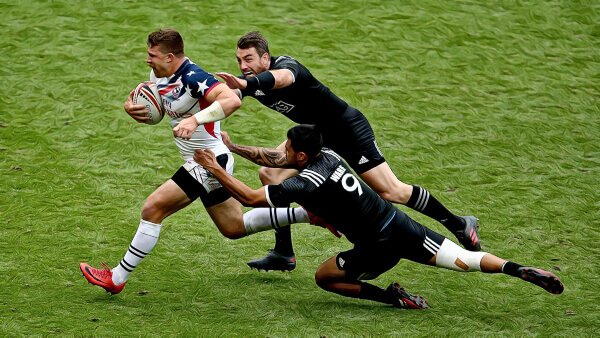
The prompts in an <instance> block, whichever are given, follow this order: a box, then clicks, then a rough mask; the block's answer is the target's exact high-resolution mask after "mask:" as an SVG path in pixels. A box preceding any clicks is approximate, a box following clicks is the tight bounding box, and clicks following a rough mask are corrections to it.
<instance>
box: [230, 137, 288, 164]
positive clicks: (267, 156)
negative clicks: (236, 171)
mask: <svg viewBox="0 0 600 338" xmlns="http://www.w3.org/2000/svg"><path fill="white" fill-rule="evenodd" d="M221 137H222V138H223V143H225V145H226V146H227V148H229V150H231V152H233V153H235V154H238V155H240V156H242V157H243V158H245V159H247V160H249V161H252V162H254V163H256V164H258V165H260V166H263V167H269V168H288V165H287V157H286V154H285V151H284V150H279V149H272V148H263V147H252V146H244V145H239V144H234V143H233V142H231V139H230V138H229V135H228V134H227V132H224V131H222V132H221Z"/></svg>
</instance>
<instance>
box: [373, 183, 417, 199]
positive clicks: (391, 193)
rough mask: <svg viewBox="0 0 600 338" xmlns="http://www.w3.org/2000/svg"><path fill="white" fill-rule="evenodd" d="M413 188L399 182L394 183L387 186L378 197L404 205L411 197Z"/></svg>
mask: <svg viewBox="0 0 600 338" xmlns="http://www.w3.org/2000/svg"><path fill="white" fill-rule="evenodd" d="M412 190H413V187H412V185H408V184H406V183H403V182H401V181H399V180H396V181H395V182H394V183H392V184H389V185H387V186H386V187H385V188H384V190H383V191H380V192H379V195H380V196H381V197H382V198H383V199H385V200H387V201H390V202H393V203H400V204H406V203H408V200H409V199H410V196H411V195H412Z"/></svg>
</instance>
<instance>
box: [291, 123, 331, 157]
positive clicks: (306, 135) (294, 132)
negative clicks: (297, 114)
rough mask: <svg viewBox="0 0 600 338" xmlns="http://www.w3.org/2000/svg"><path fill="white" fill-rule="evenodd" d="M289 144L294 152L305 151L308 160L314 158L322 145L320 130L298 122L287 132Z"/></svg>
mask: <svg viewBox="0 0 600 338" xmlns="http://www.w3.org/2000/svg"><path fill="white" fill-rule="evenodd" d="M287 137H288V139H290V145H291V146H292V148H293V149H294V151H295V152H303V153H305V154H306V155H307V156H308V158H309V160H310V159H313V158H315V157H316V156H317V155H319V153H320V152H321V148H322V147H323V137H322V136H321V132H320V131H319V130H318V129H317V128H316V127H315V126H313V125H310V124H299V125H297V126H295V127H292V128H291V129H290V130H288V132H287Z"/></svg>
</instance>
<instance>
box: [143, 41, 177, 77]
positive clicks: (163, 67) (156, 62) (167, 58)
mask: <svg viewBox="0 0 600 338" xmlns="http://www.w3.org/2000/svg"><path fill="white" fill-rule="evenodd" d="M171 61H172V54H165V53H163V52H161V51H160V48H159V46H152V47H148V58H147V59H146V63H147V64H148V66H150V68H152V70H154V75H156V77H168V76H171V75H173V74H171V70H170V63H171Z"/></svg>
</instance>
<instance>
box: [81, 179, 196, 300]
mask: <svg viewBox="0 0 600 338" xmlns="http://www.w3.org/2000/svg"><path fill="white" fill-rule="evenodd" d="M190 203H191V201H190V199H189V198H188V197H187V195H186V194H185V192H183V190H181V188H180V187H179V186H178V185H177V184H176V183H175V182H174V181H173V180H168V181H166V182H165V183H163V184H162V185H161V186H160V187H158V188H157V189H156V190H155V191H154V192H153V193H152V194H150V196H148V198H147V199H146V201H145V203H144V206H143V207H142V219H141V220H140V224H139V226H138V229H137V232H136V233H135V235H134V237H133V240H132V241H131V244H130V245H129V248H128V249H127V251H126V252H125V255H124V257H123V259H121V261H120V263H119V265H117V266H116V267H114V268H113V269H110V268H109V267H108V266H107V265H106V264H103V266H104V267H103V268H102V269H98V268H94V267H92V266H90V265H88V264H87V263H81V264H80V265H79V268H80V269H81V271H82V273H83V275H84V277H85V278H86V279H87V280H88V281H89V282H90V283H92V284H94V285H97V286H100V287H102V288H104V289H105V290H106V291H107V292H110V293H112V294H116V293H119V292H121V291H122V290H123V288H124V287H125V283H126V282H127V279H128V278H129V275H130V274H131V273H132V272H133V270H134V269H135V268H136V267H137V266H138V265H139V264H140V263H141V262H142V260H143V259H144V258H145V257H146V256H147V255H148V254H150V252H151V251H152V249H153V248H154V246H155V245H156V243H157V242H158V237H159V235H160V230H161V227H162V224H161V223H162V221H163V220H164V219H165V218H166V217H167V216H169V215H171V214H173V213H175V212H177V211H178V210H181V209H183V208H185V207H186V206H187V205H189V204H190Z"/></svg>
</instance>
